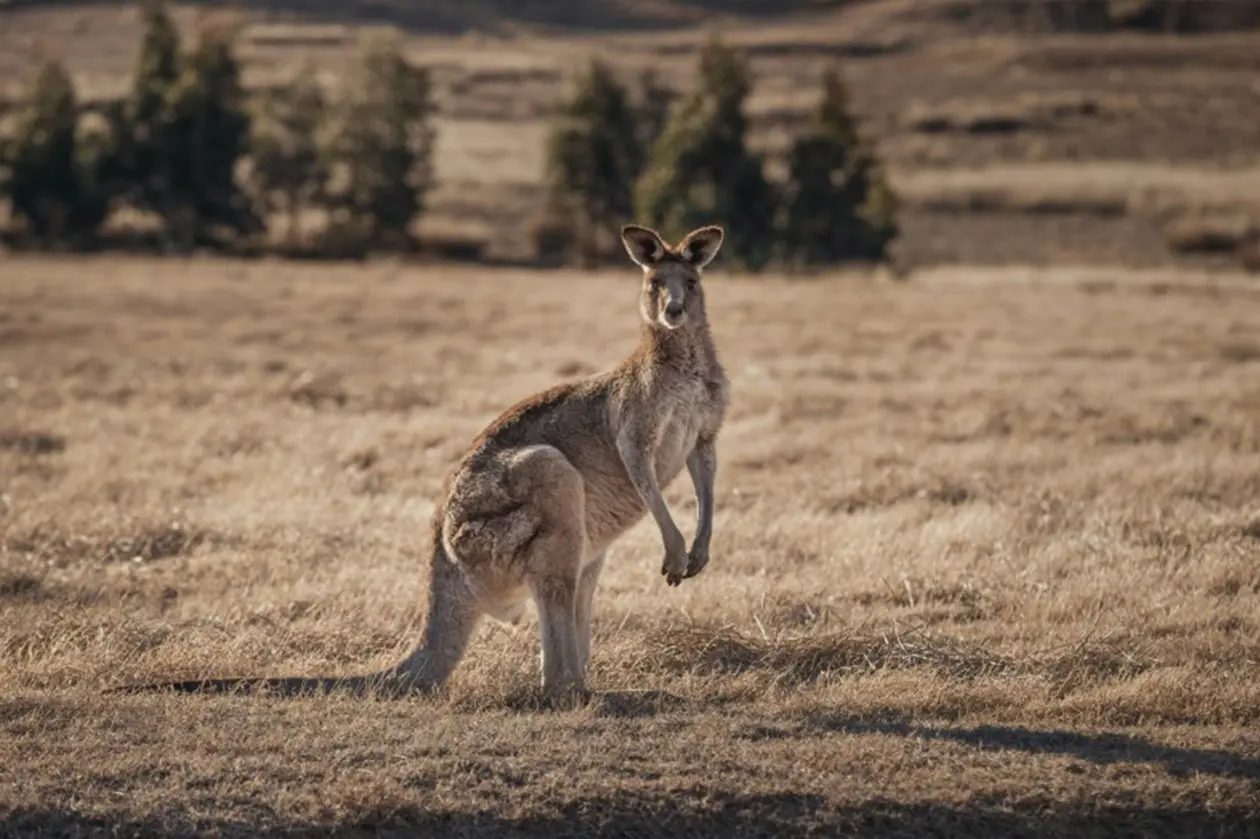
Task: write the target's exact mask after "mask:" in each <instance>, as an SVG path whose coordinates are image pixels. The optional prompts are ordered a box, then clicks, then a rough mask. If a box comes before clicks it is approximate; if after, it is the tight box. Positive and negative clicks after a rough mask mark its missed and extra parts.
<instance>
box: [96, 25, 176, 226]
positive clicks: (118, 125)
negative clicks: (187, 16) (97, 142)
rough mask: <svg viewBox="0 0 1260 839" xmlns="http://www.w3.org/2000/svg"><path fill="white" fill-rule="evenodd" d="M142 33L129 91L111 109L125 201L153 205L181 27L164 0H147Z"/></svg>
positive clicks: (162, 178)
mask: <svg viewBox="0 0 1260 839" xmlns="http://www.w3.org/2000/svg"><path fill="white" fill-rule="evenodd" d="M142 20H143V26H144V35H143V37H142V39H141V42H140V57H139V59H138V61H137V63H136V75H135V78H134V79H133V81H132V88H131V94H130V96H129V97H128V98H127V101H126V102H125V103H124V104H123V106H122V107H121V108H116V109H113V110H112V111H111V112H110V114H109V119H110V123H111V126H112V133H113V134H114V136H115V138H116V144H117V158H118V159H117V176H118V178H119V180H120V181H122V182H124V183H125V184H126V189H125V192H126V195H125V197H126V199H127V201H128V203H130V204H132V205H134V206H136V207H139V208H143V209H154V208H157V207H160V206H162V205H163V204H164V203H165V196H166V194H167V191H168V189H169V186H168V182H169V179H170V174H169V171H168V169H169V167H168V166H167V165H166V161H165V158H164V155H163V148H162V144H163V133H164V125H163V121H164V118H165V113H166V103H167V100H168V98H169V97H170V92H171V89H172V88H174V86H175V83H176V81H177V80H178V79H179V75H180V68H181V64H182V57H181V55H180V45H179V32H178V30H176V28H175V23H174V21H172V20H171V16H170V14H169V12H168V10H167V7H166V2H165V0H146V2H145V4H144V8H143V10H142Z"/></svg>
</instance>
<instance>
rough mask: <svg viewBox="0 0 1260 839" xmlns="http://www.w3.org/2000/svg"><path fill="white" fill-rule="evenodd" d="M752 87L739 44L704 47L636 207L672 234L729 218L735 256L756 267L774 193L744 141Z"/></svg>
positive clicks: (768, 234)
mask: <svg viewBox="0 0 1260 839" xmlns="http://www.w3.org/2000/svg"><path fill="white" fill-rule="evenodd" d="M751 86H752V82H751V78H750V75H749V71H748V68H747V65H746V64H745V62H744V60H743V59H742V57H741V56H740V55H739V54H738V53H737V52H736V51H734V50H733V49H730V48H728V47H726V46H724V45H723V44H721V43H720V42H719V41H716V40H714V41H712V42H710V43H709V44H708V45H706V46H705V48H704V50H703V52H702V53H701V56H700V85H699V87H698V89H697V90H696V91H694V92H693V93H692V94H691V95H690V96H689V97H688V98H686V99H685V100H683V101H682V102H681V103H680V105H679V107H678V108H677V109H676V110H674V111H673V112H672V114H671V116H670V119H669V121H668V123H667V125H666V127H665V130H664V132H663V133H662V134H661V136H660V138H659V139H658V140H657V141H656V143H654V144H653V147H652V150H651V153H650V154H649V163H648V166H647V168H646V169H645V171H644V172H643V174H642V176H641V177H640V179H639V182H638V184H637V186H636V190H635V206H636V209H637V211H638V215H639V217H640V218H642V219H644V220H645V221H646V222H647V223H649V224H653V225H656V226H658V227H660V228H661V229H662V230H663V231H668V232H669V233H670V234H671V235H681V234H682V233H685V232H686V231H688V230H692V229H694V228H696V227H699V226H701V225H703V224H709V223H713V222H716V221H720V222H723V223H725V224H726V226H727V228H728V230H729V231H730V241H731V243H732V245H733V247H732V248H731V250H732V256H733V258H734V259H735V261H736V263H737V264H739V265H742V266H743V267H745V268H747V269H749V270H754V271H756V270H760V269H761V268H762V267H763V266H764V265H765V264H766V262H767V261H768V260H769V259H770V256H771V254H772V252H773V247H774V236H775V233H774V216H775V213H776V198H775V193H774V190H773V189H772V187H771V185H770V184H769V182H768V181H767V180H766V177H765V173H764V168H763V163H762V158H761V156H760V155H757V154H754V153H752V152H751V151H749V150H748V148H747V147H746V145H745V138H746V135H747V132H748V121H747V118H746V117H745V116H744V111H743V108H744V101H745V100H746V99H747V97H748V94H749V92H750V90H751Z"/></svg>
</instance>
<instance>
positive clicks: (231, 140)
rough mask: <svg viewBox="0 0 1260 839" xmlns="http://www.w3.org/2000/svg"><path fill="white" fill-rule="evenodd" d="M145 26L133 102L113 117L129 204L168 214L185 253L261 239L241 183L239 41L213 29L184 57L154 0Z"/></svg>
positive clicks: (244, 123)
mask: <svg viewBox="0 0 1260 839" xmlns="http://www.w3.org/2000/svg"><path fill="white" fill-rule="evenodd" d="M144 25H145V32H144V38H143V41H142V43H141V49H140V59H139V63H138V65H137V69H136V78H135V80H134V82H133V85H132V91H131V95H130V97H129V98H128V100H127V102H126V103H125V105H124V106H123V108H121V109H119V110H116V111H115V112H114V114H113V118H112V122H113V123H114V132H113V133H114V135H115V136H116V138H117V149H116V155H117V166H116V167H115V168H116V170H117V172H118V174H119V177H120V178H122V179H124V180H126V181H127V182H128V184H129V189H128V190H127V192H128V198H129V200H130V203H132V204H133V205H135V206H136V207H138V208H139V209H142V210H148V211H150V212H153V213H155V214H156V215H158V216H160V217H161V219H162V220H163V223H164V224H165V226H166V235H167V241H168V242H171V243H175V244H176V245H177V246H178V248H179V249H180V250H182V251H184V252H187V251H188V250H190V249H191V248H192V247H193V246H194V245H195V244H196V243H198V242H204V241H215V242H221V241H222V240H223V239H224V238H225V236H236V235H240V234H247V233H252V232H256V231H257V230H258V229H259V228H260V224H259V221H258V219H257V217H256V216H255V215H254V214H253V212H252V208H251V207H250V203H249V201H248V200H247V197H246V195H245V193H244V191H243V190H242V189H241V186H240V184H239V183H238V181H237V177H236V170H237V165H238V162H239V161H240V158H241V156H242V155H243V154H244V152H245V150H246V147H247V141H248V137H249V124H250V119H249V114H248V112H247V111H246V108H245V93H244V90H243V88H242V86H241V81H240V65H239V64H238V62H237V60H236V57H235V55H234V53H233V43H232V33H231V32H230V31H228V30H226V29H217V28H211V29H207V30H205V31H203V32H202V33H201V37H200V38H199V39H198V43H197V45H196V47H195V49H193V51H192V52H191V53H189V54H187V55H184V54H182V53H181V51H180V44H179V33H178V31H177V30H176V28H175V25H174V23H173V21H172V20H171V18H170V15H169V13H168V11H167V7H166V3H165V0H148V2H147V3H146V4H145V7H144Z"/></svg>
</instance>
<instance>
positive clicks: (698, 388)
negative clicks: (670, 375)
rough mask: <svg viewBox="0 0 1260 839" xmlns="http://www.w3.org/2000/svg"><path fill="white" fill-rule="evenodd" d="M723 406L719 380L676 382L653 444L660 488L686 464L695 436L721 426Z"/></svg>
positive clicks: (697, 436)
mask: <svg viewBox="0 0 1260 839" xmlns="http://www.w3.org/2000/svg"><path fill="white" fill-rule="evenodd" d="M724 409H725V400H724V399H723V398H722V386H721V382H720V381H714V382H708V381H706V380H704V379H701V378H695V379H689V380H687V381H685V382H682V383H680V384H679V386H678V387H677V391H676V396H675V399H674V400H673V405H672V408H671V410H670V411H669V413H668V415H667V416H666V417H665V420H664V424H663V426H662V428H661V430H660V433H659V437H658V440H659V442H658V444H657V447H656V462H655V466H656V476H657V481H658V482H659V483H660V484H661V486H662V487H664V485H665V484H668V483H669V482H670V481H672V480H673V479H674V478H676V477H677V476H678V474H679V473H680V472H681V471H682V470H683V467H685V466H686V465H687V456H688V455H689V454H691V450H692V449H694V448H695V445H696V440H697V438H699V436H700V435H701V434H702V433H706V432H707V433H714V432H715V431H716V430H717V428H718V426H719V425H721V422H722V414H723V411H724Z"/></svg>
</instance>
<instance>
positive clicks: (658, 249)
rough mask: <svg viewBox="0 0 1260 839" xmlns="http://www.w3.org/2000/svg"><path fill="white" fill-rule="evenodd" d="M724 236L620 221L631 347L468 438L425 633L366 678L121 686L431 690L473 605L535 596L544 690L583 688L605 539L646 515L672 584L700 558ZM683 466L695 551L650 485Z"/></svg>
mask: <svg viewBox="0 0 1260 839" xmlns="http://www.w3.org/2000/svg"><path fill="white" fill-rule="evenodd" d="M723 238H724V232H723V229H722V228H721V227H720V226H708V227H701V228H699V229H697V230H693V231H692V232H691V233H689V234H687V236H686V237H685V238H683V240H682V241H681V242H679V243H678V245H676V246H670V245H668V244H667V243H666V242H664V241H663V240H662V239H661V237H660V235H659V234H658V233H657V232H656V231H654V230H651V229H649V228H646V227H641V226H638V225H626V226H624V227H623V228H622V230H621V240H622V244H623V245H624V246H625V248H626V251H627V252H628V253H629V255H630V258H631V259H632V260H633V261H634V262H635V263H636V264H637V265H639V266H640V267H641V268H642V269H643V283H642V290H641V293H640V295H639V312H640V315H641V316H642V320H643V324H642V330H641V337H640V340H639V344H638V347H637V348H636V349H635V350H634V351H633V352H632V353H631V354H630V355H629V356H628V357H627V358H625V359H624V360H623V361H622V362H621V363H620V364H619V365H617V366H616V367H614V368H613V369H612V370H609V371H606V372H603V373H598V374H595V375H593V376H589V377H587V378H585V379H582V380H579V381H576V382H571V383H567V384H561V385H558V386H556V387H553V388H551V389H549V390H545V391H543V392H541V393H538V394H535V395H534V396H531V397H528V398H526V399H524V400H522V401H521V402H518V403H517V404H516V405H513V406H512V407H511V408H508V409H507V410H506V411H505V412H504V413H503V414H501V415H500V416H499V417H498V418H497V419H495V420H494V421H493V422H491V423H490V425H489V426H487V427H486V428H485V430H483V431H482V432H481V434H480V435H479V436H477V437H476V438H475V439H474V440H473V442H472V445H471V446H470V447H469V448H468V450H467V451H466V453H465V454H464V455H463V456H462V458H461V459H460V460H459V462H458V463H457V464H456V465H455V466H454V468H453V469H452V470H451V471H450V473H449V474H448V475H447V478H446V481H445V483H444V486H443V491H442V501H441V502H440V503H439V504H438V506H437V509H436V511H435V512H434V515H433V520H432V525H431V531H432V555H431V559H430V564H429V595H428V612H427V616H426V618H425V626H424V630H423V633H422V637H421V640H420V643H419V644H418V645H417V647H416V648H415V649H414V650H413V651H412V652H411V653H410V654H409V655H407V656H406V658H405V659H404V660H403V661H402V662H400V663H399V664H397V665H395V666H393V667H390V668H387V669H385V670H382V671H379V672H376V673H372V674H369V675H364V676H350V677H292V678H255V679H249V678H245V679H214V680H209V681H186V682H167V683H162V684H156V685H144V686H139V687H132V688H121V689H120V690H124V691H129V692H130V691H137V690H154V689H174V690H177V691H183V692H203V691H206V692H210V691H213V692H223V691H229V690H234V689H250V688H263V689H267V690H270V691H272V692H278V693H280V694H281V695H294V694H303V693H309V692H323V693H327V692H331V691H334V690H346V691H349V692H351V693H355V694H359V695H362V694H364V693H366V692H367V691H369V690H373V691H375V692H377V693H381V692H384V693H386V694H399V693H405V692H411V691H430V690H434V689H437V688H440V687H442V686H443V685H445V684H446V682H447V680H448V679H449V678H450V676H451V673H452V671H453V670H454V669H455V667H456V665H458V663H459V661H460V660H461V659H462V657H463V655H464V653H465V651H466V649H467V647H468V643H469V641H470V639H471V637H472V635H473V632H474V630H475V629H476V627H477V625H478V623H479V621H480V619H481V617H482V616H483V615H489V616H491V617H493V618H496V619H498V620H501V621H505V622H509V623H514V622H516V621H517V620H518V619H519V618H520V616H521V614H522V613H523V611H524V607H525V601H526V598H528V597H532V598H533V600H534V602H535V604H536V605H537V608H538V616H539V626H540V633H541V636H542V688H543V693H544V696H545V697H548V698H560V697H563V696H572V695H576V696H580V697H584V696H587V695H588V694H587V690H586V683H585V673H586V666H587V662H588V661H589V659H590V651H591V606H592V599H593V596H594V593H595V585H596V583H597V582H598V580H599V574H600V571H601V570H602V569H603V566H604V557H605V555H606V554H607V551H608V548H609V545H611V544H612V542H613V541H614V540H615V539H617V538H618V537H619V536H621V535H622V534H623V533H625V532H626V530H628V529H629V528H630V527H631V526H632V525H634V524H635V523H636V522H638V521H639V520H640V519H642V518H643V516H644V514H645V513H647V514H650V515H651V516H652V518H653V519H654V521H655V522H656V526H657V528H659V530H660V535H661V540H662V542H663V545H664V550H665V556H664V560H663V562H662V563H661V574H662V575H664V577H665V580H666V582H667V584H668V585H670V586H677V585H679V584H680V583H681V582H682V581H683V580H684V579H687V578H689V577H694V576H695V575H697V574H699V573H700V572H701V571H702V570H703V569H704V567H705V565H707V564H708V562H709V543H710V540H711V539H712V536H713V509H714V478H715V475H716V473H717V450H716V447H715V445H716V440H717V436H718V431H719V429H720V428H721V426H722V422H723V419H724V416H725V413H726V409H727V405H728V404H729V400H730V395H729V386H728V383H727V379H726V375H725V373H724V371H723V369H722V365H721V364H720V363H719V362H718V357H717V350H716V348H715V347H714V344H713V337H712V335H711V334H710V332H709V322H708V316H707V314H706V311H705V301H704V289H703V286H702V285H701V281H700V280H701V272H702V270H703V269H704V268H705V266H707V265H708V264H709V263H710V262H711V261H712V260H713V258H714V257H715V256H716V255H717V252H718V249H719V248H720V247H721V245H722V240H723ZM684 466H686V468H687V471H688V472H689V473H690V476H691V480H692V483H693V485H694V488H695V493H696V502H697V506H698V509H699V515H698V522H697V525H696V532H695V536H694V538H693V541H692V544H691V548H690V549H688V548H687V544H686V540H685V538H684V537H683V534H682V532H681V531H680V530H679V529H678V526H677V525H676V524H675V523H674V519H673V517H672V516H671V515H670V512H669V509H668V508H667V507H666V505H665V501H664V499H663V498H662V496H661V491H662V489H664V488H665V487H666V486H668V485H669V483H670V482H671V481H673V479H674V478H675V477H677V476H678V474H679V473H680V472H681V471H682V468H683V467H684Z"/></svg>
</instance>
